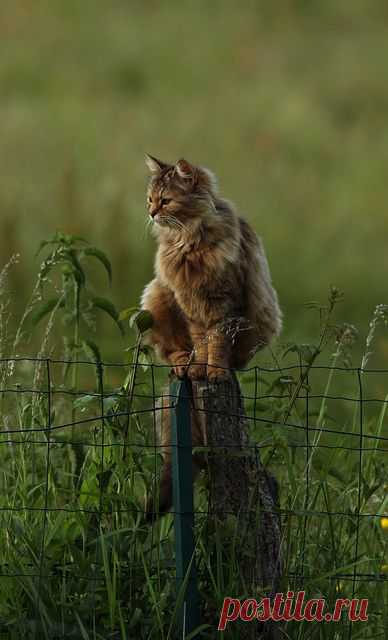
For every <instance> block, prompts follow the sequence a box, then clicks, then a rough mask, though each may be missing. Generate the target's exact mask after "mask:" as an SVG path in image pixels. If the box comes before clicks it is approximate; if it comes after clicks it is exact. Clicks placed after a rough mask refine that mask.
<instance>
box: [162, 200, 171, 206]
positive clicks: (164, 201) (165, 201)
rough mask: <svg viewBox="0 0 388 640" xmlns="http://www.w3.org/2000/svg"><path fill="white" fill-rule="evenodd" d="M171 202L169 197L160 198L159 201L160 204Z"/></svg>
mask: <svg viewBox="0 0 388 640" xmlns="http://www.w3.org/2000/svg"><path fill="white" fill-rule="evenodd" d="M170 202H171V198H162V200H161V203H162V206H164V205H165V204H170Z"/></svg>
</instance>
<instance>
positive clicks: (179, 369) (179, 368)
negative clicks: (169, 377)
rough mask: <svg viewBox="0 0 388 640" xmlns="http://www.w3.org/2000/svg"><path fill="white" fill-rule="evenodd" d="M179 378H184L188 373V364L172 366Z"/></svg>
mask: <svg viewBox="0 0 388 640" xmlns="http://www.w3.org/2000/svg"><path fill="white" fill-rule="evenodd" d="M172 371H173V373H174V374H175V375H176V377H177V378H184V377H185V376H186V374H187V364H176V365H174V366H173V368H172Z"/></svg>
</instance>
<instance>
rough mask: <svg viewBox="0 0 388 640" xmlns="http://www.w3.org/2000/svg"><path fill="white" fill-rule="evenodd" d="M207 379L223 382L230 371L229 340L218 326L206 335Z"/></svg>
mask: <svg viewBox="0 0 388 640" xmlns="http://www.w3.org/2000/svg"><path fill="white" fill-rule="evenodd" d="M207 345H208V355H207V377H208V379H209V380H213V381H216V380H225V379H226V378H228V377H229V375H230V371H229V367H230V347H231V345H230V339H229V337H228V336H227V335H226V333H225V331H224V330H223V329H222V327H220V326H216V327H213V328H212V329H211V330H210V331H209V332H208V334H207Z"/></svg>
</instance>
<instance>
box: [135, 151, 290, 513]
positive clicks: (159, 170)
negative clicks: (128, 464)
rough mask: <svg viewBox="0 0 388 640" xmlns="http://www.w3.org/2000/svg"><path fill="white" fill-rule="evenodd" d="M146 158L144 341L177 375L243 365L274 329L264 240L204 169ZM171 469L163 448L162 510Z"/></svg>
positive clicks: (277, 318) (211, 374)
mask: <svg viewBox="0 0 388 640" xmlns="http://www.w3.org/2000/svg"><path fill="white" fill-rule="evenodd" d="M146 163H147V166H148V168H149V170H150V173H151V177H150V181H149V185H148V190H147V208H148V213H149V216H150V217H151V219H152V221H153V229H154V232H155V235H156V237H157V241H158V250H157V254H156V261H155V278H154V279H153V280H152V281H151V282H150V283H149V284H148V285H147V286H146V288H145V290H144V293H143V297H142V307H143V308H144V309H147V310H149V311H150V312H151V313H152V316H153V327H152V329H151V332H150V342H151V344H153V345H154V346H155V347H156V349H157V351H158V353H159V355H160V356H161V358H162V359H164V360H166V361H167V362H169V363H170V364H171V365H172V367H173V369H174V372H175V373H176V375H177V376H178V377H181V376H183V375H188V376H189V377H190V378H191V379H201V378H207V379H209V380H212V381H217V380H219V379H221V378H224V377H225V376H227V375H228V369H230V368H242V367H244V366H245V365H246V364H247V363H248V361H249V360H250V358H251V357H252V356H253V355H254V353H255V352H256V351H257V350H259V349H261V348H262V347H264V346H265V345H267V344H268V343H269V342H270V340H271V338H272V337H273V336H275V335H277V334H278V333H279V332H280V329H281V312H280V309H279V304H278V299H277V295H276V292H275V290H274V288H273V287H272V284H271V277H270V273H269V268H268V263H267V259H266V256H265V253H264V249H263V245H262V243H261V241H260V239H259V238H258V237H257V236H256V234H255V233H254V231H253V230H252V229H251V227H250V226H249V224H248V223H247V222H246V221H245V220H244V219H243V218H241V217H240V216H239V215H238V214H237V213H236V211H235V209H234V207H233V205H232V204H231V203H230V202H228V201H227V200H224V199H223V198H221V197H220V196H219V195H218V190H217V184H216V180H215V177H214V175H213V174H212V173H211V172H210V171H209V170H208V169H204V168H202V167H197V166H194V165H192V164H190V163H189V162H187V161H186V160H183V159H181V160H178V162H177V163H176V164H167V163H165V162H161V161H160V160H157V159H156V158H153V157H152V156H146ZM165 413H166V412H165ZM196 421H198V418H196ZM164 423H165V424H166V425H168V424H169V419H168V415H167V416H165V418H164V419H162V425H163V424H164ZM194 423H195V420H194ZM198 437H199V436H198ZM193 440H195V435H194V434H193ZM163 444H164V445H165V446H167V445H168V444H169V429H168V426H165V427H163V426H162V445H163ZM195 444H199V443H198V442H195ZM166 473H167V476H168V477H167V476H166ZM170 476H171V469H170V449H169V448H168V447H167V449H166V451H165V468H164V477H163V478H162V485H161V497H160V502H161V504H160V508H161V510H165V509H166V508H168V506H169V504H170V497H169V496H168V497H166V496H167V493H168V491H169V492H170V493H171V487H170V484H171V482H170V480H171V477H170ZM163 482H164V485H165V486H166V487H168V491H167V490H166V491H162V488H163V486H164V485H163ZM164 494H166V495H164Z"/></svg>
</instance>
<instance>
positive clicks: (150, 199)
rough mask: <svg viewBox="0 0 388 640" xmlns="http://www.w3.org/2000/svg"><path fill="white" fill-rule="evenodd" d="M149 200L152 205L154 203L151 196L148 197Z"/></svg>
mask: <svg viewBox="0 0 388 640" xmlns="http://www.w3.org/2000/svg"><path fill="white" fill-rule="evenodd" d="M147 200H148V202H149V204H151V203H152V198H151V196H148V198H147Z"/></svg>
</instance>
